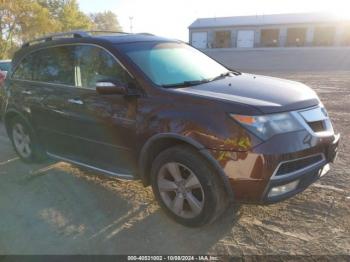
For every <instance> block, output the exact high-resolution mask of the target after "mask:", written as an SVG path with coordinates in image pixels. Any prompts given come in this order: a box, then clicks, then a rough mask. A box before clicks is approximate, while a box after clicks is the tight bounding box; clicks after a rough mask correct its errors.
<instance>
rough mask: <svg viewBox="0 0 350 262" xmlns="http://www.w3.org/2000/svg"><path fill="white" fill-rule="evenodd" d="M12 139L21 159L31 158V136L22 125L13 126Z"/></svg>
mask: <svg viewBox="0 0 350 262" xmlns="http://www.w3.org/2000/svg"><path fill="white" fill-rule="evenodd" d="M12 137H13V143H14V144H15V147H16V150H17V152H18V153H19V154H20V155H21V157H23V158H28V157H30V155H31V154H32V150H31V148H30V136H29V134H28V133H26V132H25V129H24V127H23V125H22V124H20V123H16V124H15V125H14V126H13V130H12Z"/></svg>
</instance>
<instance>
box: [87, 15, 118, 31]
mask: <svg viewBox="0 0 350 262" xmlns="http://www.w3.org/2000/svg"><path fill="white" fill-rule="evenodd" d="M90 18H91V20H92V23H93V29H94V30H102V31H103V30H106V31H122V27H121V26H120V24H119V21H118V17H117V15H116V14H115V13H113V12H112V11H105V12H100V13H93V14H90Z"/></svg>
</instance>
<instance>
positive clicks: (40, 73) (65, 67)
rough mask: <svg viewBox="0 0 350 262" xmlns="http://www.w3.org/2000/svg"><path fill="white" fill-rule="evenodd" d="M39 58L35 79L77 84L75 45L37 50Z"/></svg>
mask: <svg viewBox="0 0 350 262" xmlns="http://www.w3.org/2000/svg"><path fill="white" fill-rule="evenodd" d="M36 59H38V60H39V62H38V67H37V69H36V73H35V74H34V77H33V80H36V81H40V82H48V83H55V84H65V85H75V77H74V46H60V47H53V48H47V49H43V50H40V51H38V52H36Z"/></svg>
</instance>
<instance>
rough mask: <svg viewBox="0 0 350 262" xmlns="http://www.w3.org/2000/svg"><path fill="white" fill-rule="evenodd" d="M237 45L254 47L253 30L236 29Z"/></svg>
mask: <svg viewBox="0 0 350 262" xmlns="http://www.w3.org/2000/svg"><path fill="white" fill-rule="evenodd" d="M237 47H242V48H251V47H254V31H253V30H240V31H238V34H237Z"/></svg>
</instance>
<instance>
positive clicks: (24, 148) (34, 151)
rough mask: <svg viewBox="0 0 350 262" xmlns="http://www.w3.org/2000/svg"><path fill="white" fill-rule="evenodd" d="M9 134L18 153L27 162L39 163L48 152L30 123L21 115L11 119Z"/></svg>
mask: <svg viewBox="0 0 350 262" xmlns="http://www.w3.org/2000/svg"><path fill="white" fill-rule="evenodd" d="M9 135H10V139H11V142H12V145H13V147H14V149H15V151H16V153H17V155H18V156H19V157H20V158H21V159H22V160H23V161H24V162H26V163H39V162H43V161H44V160H45V159H46V154H45V153H44V151H43V150H42V149H41V148H40V145H39V143H38V141H37V139H36V137H35V135H34V133H33V131H32V130H31V129H30V127H29V126H28V124H27V123H26V122H25V121H24V120H23V119H22V118H20V117H15V118H13V119H12V120H11V121H10V128H9Z"/></svg>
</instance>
